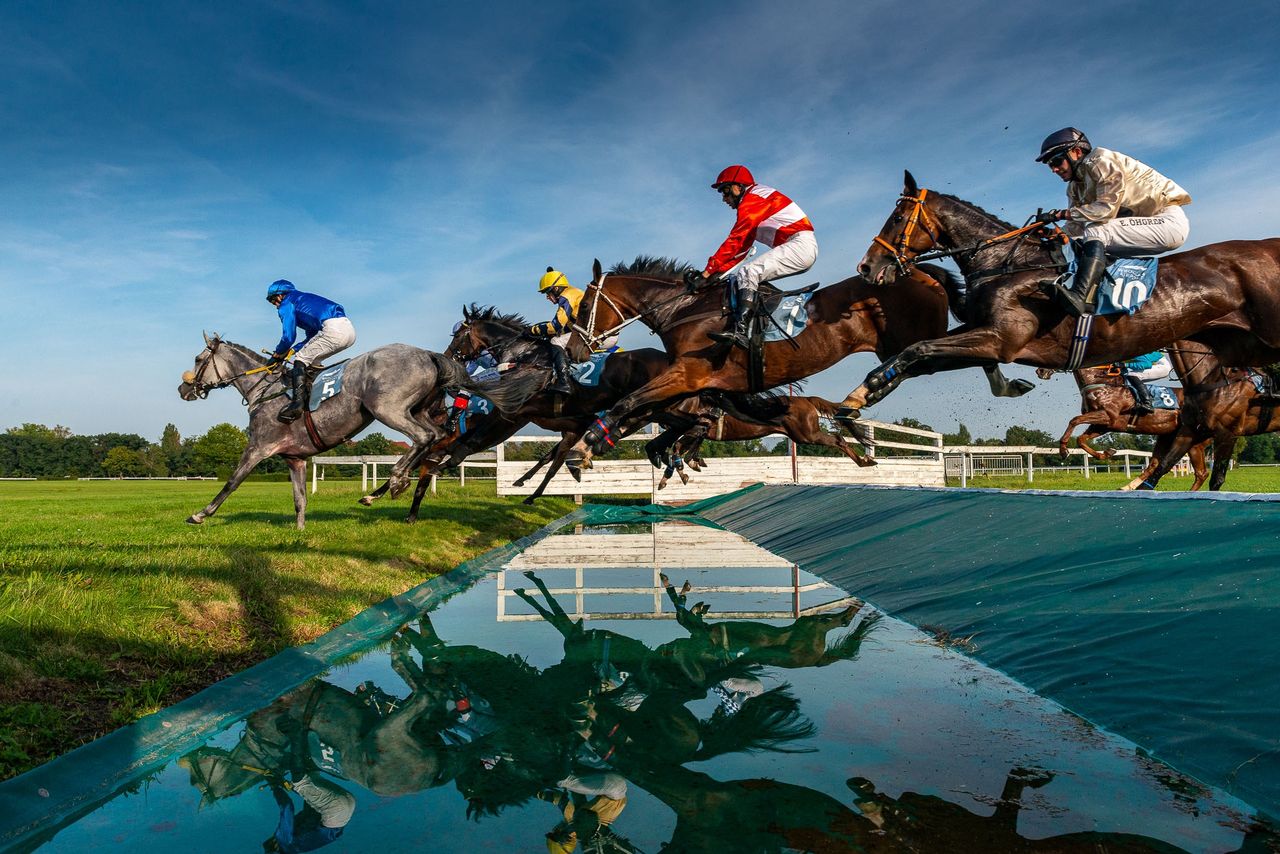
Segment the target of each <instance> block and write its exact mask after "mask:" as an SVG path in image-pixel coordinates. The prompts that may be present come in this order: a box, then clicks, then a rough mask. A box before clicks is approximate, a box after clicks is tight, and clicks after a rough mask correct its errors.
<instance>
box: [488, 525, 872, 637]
mask: <svg viewBox="0 0 1280 854" xmlns="http://www.w3.org/2000/svg"><path fill="white" fill-rule="evenodd" d="M637 569H639V570H643V571H644V573H645V576H644V582H643V583H640V582H639V580H638V578H637V574H636V572H635V571H634V570H637ZM689 569H715V570H720V571H719V572H716V573H714V575H713V576H712V577H711V578H710V579H709V581H710V583H702V584H699V586H698V587H697V588H695V591H694V592H693V593H692V594H691V596H698V597H705V596H706V594H711V593H714V594H765V595H766V597H767V596H769V595H772V596H773V597H775V598H780V599H785V601H786V603H787V607H785V608H776V609H772V610H769V609H762V608H760V607H758V604H759V602H760V600H761V596H759V595H753V596H751V597H749V598H750V599H751V601H752V602H753V603H756V604H757V607H756V608H753V609H748V610H734V611H726V610H720V611H710V612H708V613H707V614H706V617H707V619H717V620H723V619H770V618H785V617H801V616H804V615H806V614H817V613H822V612H824V611H832V610H835V609H837V608H844V607H847V606H848V605H851V604H854V603H856V602H857V601H858V600H857V599H855V598H854V597H852V596H846V595H843V591H840V590H837V589H836V588H834V587H832V586H831V585H830V584H827V583H826V582H824V581H821V580H812V581H810V580H807V579H806V577H805V576H806V575H807V573H801V571H800V568H799V567H798V566H796V565H795V564H793V563H791V562H790V561H788V560H787V559H786V558H782V557H779V556H778V555H775V554H774V553H773V552H770V551H766V550H765V549H762V548H761V547H760V546H757V545H756V544H755V543H752V542H750V541H749V540H746V539H744V538H743V537H741V536H739V535H737V534H734V533H731V532H729V531H722V530H719V529H717V528H708V527H706V526H704V525H692V524H688V523H683V522H657V523H654V524H653V525H652V526H651V528H650V530H649V531H648V532H644V533H624V534H599V533H592V534H587V533H581V532H576V533H571V534H557V535H553V536H550V537H547V538H545V539H543V540H540V541H539V542H537V543H535V544H534V545H533V546H531V547H529V548H528V549H525V550H524V551H523V552H521V553H520V554H518V555H516V556H515V557H514V558H512V559H511V561H510V562H509V563H507V564H506V565H505V566H503V567H502V570H501V571H500V572H499V574H498V585H497V587H498V592H497V619H498V621H499V622H520V621H534V620H539V619H541V617H540V616H538V615H537V614H535V613H531V612H529V611H528V609H527V606H525V605H523V604H521V603H515V602H512V601H511V600H512V597H514V596H515V592H514V591H515V588H518V587H524V588H526V589H528V590H529V591H530V592H533V593H534V595H535V597H537V593H536V591H534V588H533V585H532V584H531V583H530V582H529V581H528V580H527V579H525V578H524V577H522V576H521V575H516V576H513V577H512V578H508V576H507V573H508V572H511V571H517V572H521V571H525V570H533V571H535V572H538V573H540V575H541V574H545V575H546V576H547V578H546V579H545V580H546V582H547V585H548V587H547V589H548V590H549V591H550V593H551V595H552V596H554V597H556V600H557V602H559V604H560V606H561V607H562V608H564V610H565V612H566V613H568V614H569V616H570V617H572V618H574V619H614V620H673V619H675V609H674V608H673V606H672V604H671V602H670V600H669V599H668V598H667V594H666V590H665V589H664V588H663V586H662V578H661V575H662V572H663V571H664V570H666V571H668V574H671V573H674V572H676V571H678V570H689ZM759 569H768V570H777V571H778V572H779V573H781V574H782V578H780V579H778V582H779V583H773V584H767V583H765V584H762V583H759V581H760V579H759V578H758V576H759V573H758V572H754V573H752V577H753V580H754V581H755V583H748V584H727V583H723V582H725V581H729V580H732V578H733V576H734V574H735V573H738V574H740V573H742V572H743V571H751V570H759ZM566 570H567V571H572V572H573V585H572V586H565V585H564V584H563V583H558V582H560V581H562V580H563V578H564V571H566ZM622 570H632V572H630V573H625V572H621V571H622ZM808 578H812V576H808ZM671 580H672V582H673V583H675V584H676V585H679V584H680V583H681V582H682V581H683V580H684V577H683V576H673V577H672V579H671ZM783 581H785V583H781V582H783ZM588 582H595V583H588ZM802 582H803V583H802ZM828 589H830V590H834V591H835V592H836V593H838V594H842V595H839V596H837V597H836V598H834V599H826V600H825V601H822V602H819V603H817V604H813V605H808V606H805V605H803V604H802V601H801V600H802V597H804V596H805V594H807V593H812V592H814V591H819V590H828ZM588 597H591V598H590V600H588ZM596 597H606V599H605V600H601V599H599V598H596ZM609 597H611V599H610V598H609ZM640 597H643V598H640ZM719 598H723V597H719ZM810 598H812V597H810ZM603 601H609V602H610V605H609V606H608V607H609V609H608V610H594V611H592V610H589V609H588V606H589V605H591V604H599V603H602V602H603ZM690 601H695V600H692V599H691V600H690ZM628 602H630V603H632V604H633V607H631V608H622V607H620V606H622V605H624V604H626V603H628ZM637 602H643V603H644V605H643V606H642V607H634V604H635V603H637ZM615 603H616V604H615ZM650 603H652V604H651V605H650ZM509 605H513V606H515V607H516V608H517V609H518V610H519V611H520V613H509V608H508V606H509Z"/></svg>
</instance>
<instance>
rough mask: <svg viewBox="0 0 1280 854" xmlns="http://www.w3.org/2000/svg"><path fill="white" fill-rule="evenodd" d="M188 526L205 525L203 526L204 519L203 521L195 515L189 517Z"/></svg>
mask: <svg viewBox="0 0 1280 854" xmlns="http://www.w3.org/2000/svg"><path fill="white" fill-rule="evenodd" d="M187 524H188V525H203V524H204V519H201V518H200V517H199V516H196V515H194V514H193V515H191V516H188V517H187Z"/></svg>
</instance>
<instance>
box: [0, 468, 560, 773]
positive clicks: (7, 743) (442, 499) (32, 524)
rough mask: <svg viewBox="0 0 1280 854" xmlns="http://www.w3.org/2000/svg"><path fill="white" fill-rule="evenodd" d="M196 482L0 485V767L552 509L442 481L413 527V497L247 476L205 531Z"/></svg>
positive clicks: (263, 650)
mask: <svg viewBox="0 0 1280 854" xmlns="http://www.w3.org/2000/svg"><path fill="white" fill-rule="evenodd" d="M218 488H219V484H217V483H214V482H211V481H204V482H121V481H106V482H102V481H94V482H78V481H72V482H32V483H0V779H3V778H7V777H10V776H13V775H14V774H17V773H20V772H22V771H24V770H26V769H27V768H30V767H32V766H33V765H36V764H38V763H40V762H43V761H46V760H48V759H50V758H52V757H53V756H55V755H57V754H58V753H61V752H64V751H66V750H69V749H71V748H72V747H74V746H76V744H78V743H81V742H83V741H85V740H88V739H91V738H94V737H96V736H98V735H101V734H103V733H105V732H107V731H109V730H111V729H113V728H115V727H117V726H119V725H121V724H124V723H128V722H129V721H131V720H134V719H135V718H137V717H138V716H140V715H144V714H147V713H149V712H152V711H155V710H157V709H159V708H162V707H164V706H166V705H169V704H171V703H174V702H176V701H178V700H180V699H182V698H183V697H185V696H188V695H190V694H192V693H194V692H195V691H197V690H199V689H200V688H203V687H205V686H206V685H209V684H211V683H212V682H214V681H217V680H218V679H220V678H222V677H224V676H227V675H229V674H231V673H234V672H236V671H238V670H241V669H243V668H244V667H246V666H248V665H250V664H252V663H254V662H256V661H260V660H262V659H263V658H266V657H268V656H270V655H273V654H274V653H276V652H278V651H280V650H281V649H283V648H285V647H288V646H292V645H294V644H298V643H302V642H305V641H308V640H311V639H312V638H315V637H316V636H318V635H320V634H322V633H323V632H325V631H327V630H328V629H330V628H332V627H334V626H336V625H338V624H340V623H342V622H344V621H345V620H347V619H349V618H350V617H352V616H354V615H355V614H357V613H359V612H360V611H362V610H363V609H364V608H366V607H368V606H369V605H371V604H373V603H375V602H378V601H381V600H382V599H384V598H386V597H387V596H389V595H391V594H393V593H399V592H402V591H404V590H407V589H409V588H411V587H414V586H415V585H417V584H418V583H420V582H421V581H423V580H424V579H426V578H428V577H430V576H433V575H436V574H438V573H440V572H443V571H445V570H448V569H450V568H452V567H454V566H456V565H457V564H458V563H460V562H462V561H463V560H466V559H467V558H469V557H471V556H473V555H476V554H478V553H480V552H482V551H485V550H487V549H489V548H492V547H494V546H497V545H501V544H503V543H506V542H509V541H510V540H512V539H515V538H517V537H520V536H523V535H525V534H528V533H530V532H532V531H534V530H536V529H537V528H539V527H540V526H542V525H545V524H546V523H547V522H549V521H551V520H553V519H555V518H558V517H559V516H562V515H563V514H565V513H566V512H568V511H569V510H570V509H571V508H572V507H573V505H572V503H571V502H570V501H568V500H567V499H563V498H561V499H546V500H543V501H540V502H539V503H538V504H537V505H535V506H534V507H525V506H523V505H521V504H520V503H519V502H518V501H517V500H516V499H508V498H498V497H497V496H496V495H495V494H494V489H493V484H492V482H482V483H475V484H468V486H467V487H466V489H465V490H464V489H462V488H460V487H459V486H458V485H457V484H456V483H450V482H447V481H446V482H442V483H441V485H440V495H439V496H438V497H436V498H430V497H428V499H427V501H426V502H425V503H424V504H423V512H422V514H421V516H422V519H421V521H419V522H418V523H417V524H416V525H406V524H405V523H404V521H403V519H404V516H405V514H406V512H407V509H408V502H407V500H403V499H402V500H398V501H395V502H385V501H384V502H381V503H379V504H377V505H375V506H374V507H372V508H364V507H359V506H357V505H356V503H355V501H356V498H358V497H359V495H360V491H359V483H358V482H355V483H352V482H351V481H336V482H333V481H331V482H329V483H327V484H324V485H322V486H321V489H320V492H319V493H318V494H317V495H314V496H311V498H310V502H309V506H308V513H307V529H306V530H305V531H298V530H296V528H295V527H294V524H293V502H292V498H291V494H290V489H289V486H288V485H287V484H284V483H249V484H245V485H244V486H242V487H241V488H240V489H239V490H238V491H237V492H236V493H235V494H234V495H232V497H231V498H230V499H228V501H227V503H226V504H224V505H223V507H222V510H221V511H220V512H219V513H218V514H217V515H216V516H213V517H211V518H210V519H209V520H208V521H206V522H205V524H204V525H202V526H194V525H188V524H186V523H185V522H184V520H185V519H186V517H187V516H188V515H189V514H190V513H192V512H193V511H195V510H197V509H199V508H201V507H203V506H204V505H205V504H206V503H208V501H209V499H211V498H212V497H213V495H214V494H215V493H216V492H217V490H218Z"/></svg>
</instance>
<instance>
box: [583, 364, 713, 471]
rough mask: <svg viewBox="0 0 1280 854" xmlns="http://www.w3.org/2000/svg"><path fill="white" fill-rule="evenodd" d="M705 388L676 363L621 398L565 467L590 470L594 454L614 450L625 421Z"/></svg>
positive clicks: (593, 428)
mask: <svg viewBox="0 0 1280 854" xmlns="http://www.w3.org/2000/svg"><path fill="white" fill-rule="evenodd" d="M705 387H706V384H705V381H704V380H703V379H699V380H697V381H695V380H694V378H692V377H690V376H689V365H688V364H687V363H686V362H681V361H679V360H677V361H676V363H675V364H673V365H672V366H671V367H670V368H669V369H668V370H667V371H666V372H665V373H663V374H660V375H659V376H657V377H655V378H654V379H653V380H651V381H650V382H648V383H646V384H645V385H644V386H642V387H641V388H639V389H637V390H636V391H633V392H632V393H631V394H629V395H627V396H626V397H624V398H622V400H620V401H618V402H617V403H615V404H614V405H613V406H612V407H610V408H609V411H608V412H606V413H605V414H604V415H603V416H601V417H600V418H597V419H596V422H595V424H593V425H592V426H591V427H590V429H588V430H587V432H586V433H585V434H584V435H583V437H582V438H581V439H580V440H579V441H578V442H577V443H576V444H575V445H574V446H573V449H572V450H571V451H570V452H569V455H568V457H567V458H566V460H565V464H566V465H568V466H569V468H570V469H574V468H578V469H588V468H591V457H592V456H593V455H594V454H595V453H597V452H598V451H601V450H605V451H607V450H608V449H609V448H612V447H613V445H614V443H615V442H616V438H615V437H616V435H618V434H617V425H618V424H619V423H621V422H622V421H623V420H624V419H625V420H633V419H635V420H638V419H642V418H644V417H646V416H648V415H649V414H651V413H652V412H653V411H654V410H656V409H659V408H662V407H665V406H670V405H672V404H674V403H676V402H677V401H680V400H683V399H684V398H686V397H690V396H692V395H694V394H697V393H698V392H700V391H702V390H704V388H705Z"/></svg>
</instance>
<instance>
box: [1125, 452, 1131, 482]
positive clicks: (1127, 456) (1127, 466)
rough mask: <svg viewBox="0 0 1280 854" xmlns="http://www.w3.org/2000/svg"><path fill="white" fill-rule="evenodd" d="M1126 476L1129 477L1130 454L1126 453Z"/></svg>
mask: <svg viewBox="0 0 1280 854" xmlns="http://www.w3.org/2000/svg"><path fill="white" fill-rule="evenodd" d="M1124 476H1125V477H1129V476H1130V475H1129V452H1128V451H1125V452H1124Z"/></svg>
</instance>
